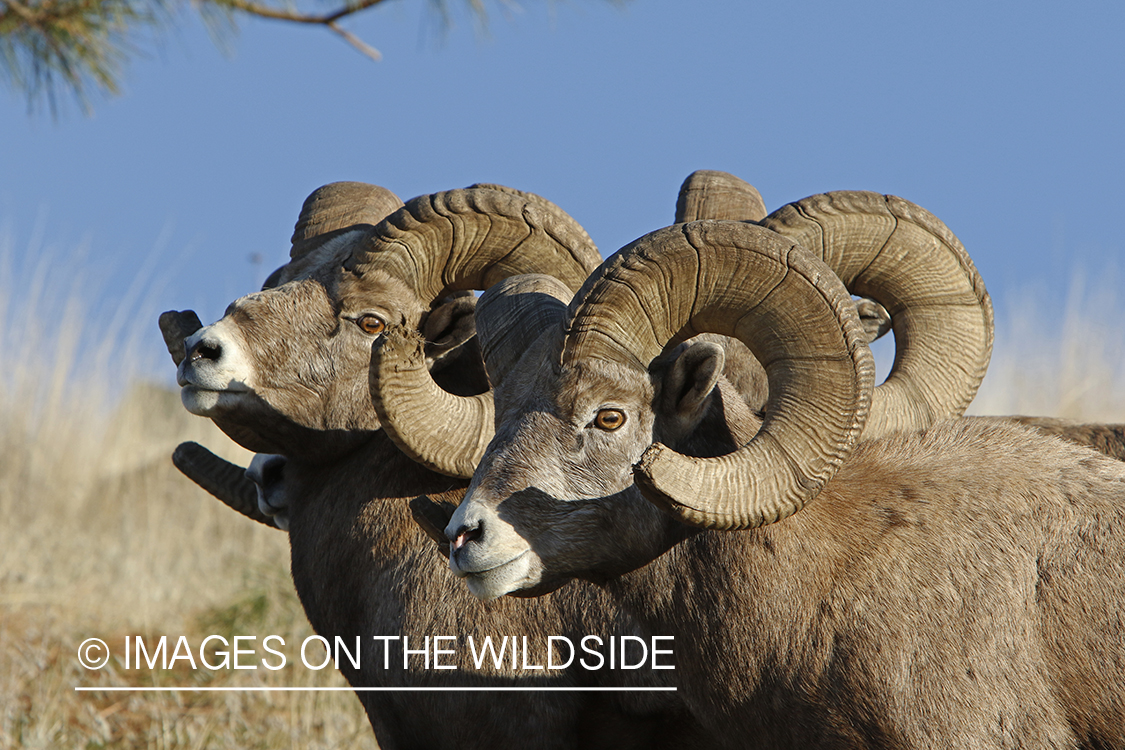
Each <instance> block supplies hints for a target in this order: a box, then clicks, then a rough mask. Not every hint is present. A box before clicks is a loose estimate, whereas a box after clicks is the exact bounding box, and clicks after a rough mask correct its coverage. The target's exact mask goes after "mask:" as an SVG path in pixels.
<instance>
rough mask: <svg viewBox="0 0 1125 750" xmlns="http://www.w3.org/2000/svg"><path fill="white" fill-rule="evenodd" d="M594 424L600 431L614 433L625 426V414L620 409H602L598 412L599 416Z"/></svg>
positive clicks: (595, 418)
mask: <svg viewBox="0 0 1125 750" xmlns="http://www.w3.org/2000/svg"><path fill="white" fill-rule="evenodd" d="M594 424H595V425H597V427H598V428H599V429H602V430H606V431H607V432H613V431H614V430H616V429H617V428H618V427H620V426H621V425H623V424H625V412H623V411H621V410H620V409H602V410H601V411H599V412H598V416H596V417H594Z"/></svg>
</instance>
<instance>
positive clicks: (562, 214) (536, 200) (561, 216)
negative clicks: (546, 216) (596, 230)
mask: <svg viewBox="0 0 1125 750" xmlns="http://www.w3.org/2000/svg"><path fill="white" fill-rule="evenodd" d="M476 188H480V189H482V190H499V191H500V192H501V193H508V194H509V195H515V196H519V197H522V198H524V199H525V200H527V201H528V202H529V203H531V204H533V205H534V206H535V207H536V208H540V209H542V210H544V211H549V212H551V213H552V214H554V216H555V218H556V219H558V220H559V221H561V222H563V223H565V224H569V225H570V226H571V228H572V229H573V230H574V231H575V232H576V233H577V234H578V235H579V236H580V237H581V238H582V239H583V240H584V241H585V242H586V243H587V244H589V245H590V246H591V247H593V246H594V240H593V238H591V237H590V235H589V233H587V232H586V230H585V228H583V227H582V225H581V224H579V223H578V222H576V221H575V220H574V219H573V218H571V216H570V214H568V213H567V212H566V211H563V210H562V209H561V208H559V206H558V204H556V203H555V202H553V201H549V200H547V199H546V198H544V197H543V196H541V195H537V194H535V193H528V192H525V191H523V190H516V189H515V188H510V187H508V186H506V185H497V184H496V183H494V182H478V183H476V184H473V185H469V187H468V189H469V190H473V189H476Z"/></svg>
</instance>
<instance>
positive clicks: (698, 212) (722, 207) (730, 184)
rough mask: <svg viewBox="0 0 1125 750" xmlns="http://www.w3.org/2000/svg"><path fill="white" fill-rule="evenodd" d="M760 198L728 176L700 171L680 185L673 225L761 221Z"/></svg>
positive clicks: (762, 207)
mask: <svg viewBox="0 0 1125 750" xmlns="http://www.w3.org/2000/svg"><path fill="white" fill-rule="evenodd" d="M766 213H767V211H766V203H765V201H763V200H762V194H761V193H759V192H758V190H757V189H756V188H755V187H754V186H753V185H751V184H750V183H749V182H746V181H745V180H743V179H740V178H738V177H735V176H734V175H732V174H730V173H728V172H716V171H714V170H710V169H700V170H697V171H695V172H692V173H691V174H689V175H688V176H687V179H686V180H684V183H683V184H682V185H680V194H679V196H678V197H677V199H676V221H675V223H676V224H682V223H684V222H687V221H698V220H699V219H728V220H730V221H755V222H756V221H761V220H762V219H764V218H766Z"/></svg>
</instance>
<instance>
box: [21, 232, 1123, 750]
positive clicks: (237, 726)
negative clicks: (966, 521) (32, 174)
mask: <svg viewBox="0 0 1125 750" xmlns="http://www.w3.org/2000/svg"><path fill="white" fill-rule="evenodd" d="M3 255H4V254H3V253H2V252H0V351H2V352H4V363H5V364H4V367H3V368H0V518H2V519H3V522H2V524H0V747H5V748H6V747H27V748H58V747H80V748H95V747H125V748H133V747H136V748H267V747H269V748H274V747H301V748H305V747H318V748H319V747H325V748H327V747H375V742H374V740H373V738H372V737H371V732H370V729H369V728H368V725H367V721H366V718H365V717H364V715H363V712H362V710H361V709H360V707H359V703H358V701H357V700H356V699H355V697H354V696H353V695H352V694H351V693H350V692H343V693H284V694H277V693H273V694H263V693H162V694H157V693H77V692H75V690H74V688H75V687H76V686H79V685H81V686H92V685H96V686H124V685H138V684H146V685H162V686H198V685H203V684H206V685H211V686H234V685H239V686H247V685H269V686H282V685H332V686H343V685H344V684H345V683H344V682H343V680H342V679H341V678H340V677H339V675H338V674H336V673H335V672H333V671H331V670H325V671H323V672H312V671H309V670H307V669H304V668H303V667H301V668H298V667H294V666H290V667H288V668H286V669H284V670H282V671H279V672H271V671H267V670H263V669H259V670H256V671H254V672H238V673H234V672H233V671H232V670H219V671H215V672H209V671H206V670H200V671H192V670H187V669H183V668H178V669H174V670H170V671H157V672H150V671H148V670H144V671H143V672H137V671H135V670H134V671H130V672H127V671H125V670H124V669H123V668H122V667H121V666H120V664H118V663H116V662H115V663H114V664H112V665H111V666H110V667H107V668H106V669H103V670H102V671H99V672H90V671H87V670H85V669H83V668H82V667H80V666H79V664H78V662H77V658H76V657H77V653H76V652H77V648H78V644H79V643H80V642H82V641H83V640H84V639H85V638H87V637H91V636H96V637H99V638H102V639H103V640H105V641H107V642H108V643H109V644H110V647H111V649H112V650H113V651H114V652H115V653H117V654H118V655H120V653H121V650H122V643H123V639H124V637H125V636H127V635H138V634H140V635H146V636H159V635H168V636H170V637H171V638H172V639H175V638H176V637H178V636H179V635H186V636H188V637H189V639H190V640H191V642H192V643H193V644H197V643H198V642H199V641H200V640H201V638H202V637H203V636H205V635H210V634H212V633H217V634H221V635H225V636H227V637H230V636H232V635H235V634H245V635H258V636H259V637H262V636H264V635H267V634H274V633H276V634H279V635H281V636H283V637H284V638H285V641H286V643H287V644H297V643H300V641H301V640H303V638H304V637H305V636H307V635H310V634H311V630H310V628H309V626H308V624H307V622H306V621H305V618H304V615H303V613H302V612H301V609H300V606H299V604H298V602H297V601H296V597H295V595H294V592H293V587H292V583H291V582H290V579H289V575H288V548H287V544H286V539H285V536H284V535H283V534H282V533H280V532H277V531H271V530H270V529H267V528H265V527H262V526H259V525H257V524H254V523H252V522H250V521H246V520H244V519H241V518H238V517H236V516H234V515H233V514H232V513H231V512H230V511H228V510H226V509H225V508H223V507H221V506H220V505H219V504H218V503H217V502H216V501H214V500H213V499H211V498H210V497H209V496H207V495H206V494H205V493H203V492H202V491H200V490H198V489H197V488H195V487H194V485H192V484H191V483H190V482H188V481H187V480H186V479H184V478H183V477H181V476H180V475H179V474H178V473H177V472H176V471H175V469H174V468H173V467H172V466H171V462H170V461H169V460H168V457H169V455H170V454H171V451H172V449H173V448H174V446H175V445H176V444H177V443H178V442H180V441H182V440H189V439H191V440H197V441H199V442H201V443H203V444H205V445H208V446H210V447H212V448H214V449H217V450H218V451H219V452H221V453H223V454H225V455H226V456H227V457H228V458H230V459H231V460H236V461H242V462H245V460H247V456H246V454H245V453H244V452H242V451H240V450H239V449H237V448H236V447H235V446H233V444H232V443H230V441H229V440H227V438H226V437H225V436H222V435H221V434H219V433H218V432H217V431H216V430H214V428H212V427H211V426H210V423H209V422H207V421H205V420H201V419H197V418H194V417H191V416H189V415H188V414H186V413H185V412H184V410H183V409H182V408H181V407H180V405H179V399H178V396H177V394H176V393H174V392H172V391H171V390H169V389H168V388H166V387H159V386H153V385H145V384H143V383H142V382H139V381H137V379H136V376H137V375H138V373H146V372H159V371H165V372H167V371H170V368H171V365H170V363H169V362H167V361H165V362H148V361H145V359H144V358H143V357H141V356H139V355H138V354H137V353H136V352H138V351H140V348H138V347H132V346H130V345H129V344H128V342H129V341H136V340H138V339H140V338H142V337H144V338H149V339H150V340H151V339H156V337H157V336H158V334H157V332H156V325H155V319H156V316H155V312H156V310H155V309H148V310H146V311H143V312H140V313H136V312H134V311H130V310H124V311H121V310H119V311H117V315H116V317H117V318H118V319H119V320H134V319H135V320H136V321H137V323H136V326H135V327H132V328H131V327H129V326H125V325H121V326H114V325H109V326H107V327H103V328H100V329H98V330H97V331H95V330H94V329H93V328H91V327H88V326H86V327H84V326H83V325H82V321H83V320H84V319H85V316H84V314H83V313H84V311H85V310H86V309H87V308H86V307H85V305H84V304H83V302H84V301H85V300H84V299H83V296H82V291H83V290H82V288H81V287H79V286H78V285H77V284H76V285H75V286H74V287H73V288H69V289H61V290H52V289H51V288H50V284H49V283H48V278H49V277H50V274H49V273H48V271H47V269H46V268H40V270H39V271H37V272H36V271H33V272H32V273H30V274H24V275H22V276H21V275H19V274H17V273H15V272H13V270H12V268H11V264H10V263H8V264H7V267H5V263H4V262H3V261H4V257H3ZM5 280H6V281H5ZM17 291H18V298H17ZM1071 296H1072V299H1073V300H1075V301H1074V302H1073V303H1072V304H1071V305H1070V306H1069V307H1068V309H1067V310H1066V311H1065V313H1064V314H1063V315H1062V316H1061V318H1059V319H1057V320H1053V319H1052V318H1051V314H1050V312H1049V311H1045V310H1042V309H1041V308H1039V307H1037V306H1035V305H1033V304H1030V303H1023V304H1019V305H1015V306H1013V307H1011V308H1009V309H1006V310H1005V311H1002V312H1003V313H1004V314H1002V315H1001V316H1000V320H1001V331H1000V333H999V334H998V336H997V347H996V354H995V357H994V359H993V365H992V368H991V371H990V374H989V376H988V378H986V381H985V385H984V387H983V388H982V390H981V394H980V397H979V398H978V402H977V403H976V404H975V405H974V411H975V412H977V413H992V414H1011V413H1029V414H1044V415H1048V414H1054V415H1059V416H1073V417H1080V418H1087V419H1093V420H1099V421H1112V420H1122V421H1125V383H1123V382H1122V373H1123V372H1125V367H1123V366H1122V365H1123V364H1125V331H1123V330H1122V328H1121V327H1120V326H1118V325H1117V324H1116V318H1115V317H1113V315H1111V314H1110V313H1111V312H1113V313H1114V315H1116V313H1115V312H1114V311H1116V306H1115V303H1114V300H1112V299H1109V298H1107V297H1105V296H1104V295H1103V296H1101V297H1093V298H1092V297H1089V296H1088V295H1085V294H1084V293H1083V292H1082V290H1081V289H1076V290H1074V292H1073V293H1072V295H1071ZM47 310H49V311H52V313H51V314H50V315H44V314H43V311H47ZM1056 317H1057V316H1056ZM91 342H93V343H91ZM121 342H126V343H125V344H122V343H121ZM151 350H152V347H151V346H150V347H149V351H151ZM158 368H163V370H161V369H158ZM123 382H131V383H132V385H131V386H129V387H128V388H127V389H122V388H119V387H117V388H115V386H116V385H117V384H120V383H123ZM122 394H124V395H122ZM287 650H288V651H289V652H290V654H291V655H292V649H291V648H290V649H287ZM291 664H292V659H291Z"/></svg>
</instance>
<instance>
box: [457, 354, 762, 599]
mask: <svg viewBox="0 0 1125 750" xmlns="http://www.w3.org/2000/svg"><path fill="white" fill-rule="evenodd" d="M559 338H560V332H549V333H548V334H545V335H544V336H543V337H541V338H540V339H539V340H538V341H537V342H536V344H535V346H533V347H532V348H530V349H529V350H528V352H527V354H526V355H525V356H524V357H523V358H522V359H521V360H520V361H519V362H518V363H517V364H516V366H515V367H514V368H513V370H512V372H511V373H510V374H509V376H508V377H507V378H505V380H504V381H503V382H502V383H501V384H500V385H498V386H497V387H496V388H495V390H494V395H495V399H496V405H497V425H498V427H497V432H496V437H495V438H494V440H493V442H492V444H491V445H490V446H489V449H488V451H487V453H486V454H485V457H484V459H483V461H482V462H481V464H480V467H479V469H478V470H477V473H476V474H475V475H474V478H473V481H472V484H471V485H470V487H469V491H468V493H467V494H466V496H465V500H464V501H463V502H462V503H461V505H460V507H458V509H457V512H456V513H455V514H454V516H453V518H452V520H451V521H450V523H449V525H448V526H447V528H446V533H447V535H448V537H449V539H450V541H451V543H452V544H451V554H450V568H451V569H452V571H453V572H454V573H455V574H456V575H458V576H461V577H463V578H465V581H466V583H467V584H468V586H469V589H470V590H471V591H472V592H473V593H474V594H475V595H477V596H478V597H480V598H483V599H491V598H495V597H498V596H502V595H503V594H506V593H510V592H513V591H518V590H521V589H536V590H549V589H550V588H553V587H555V586H558V585H560V584H561V583H563V582H565V581H566V580H568V579H570V578H574V577H578V578H587V579H590V580H594V581H604V580H606V579H608V578H611V577H614V576H617V575H620V574H622V573H625V572H627V571H630V570H633V569H635V568H637V567H639V566H641V565H644V564H645V563H647V562H649V561H651V560H652V559H654V558H655V557H657V556H658V555H660V554H661V553H663V552H664V551H665V550H667V549H668V548H669V547H670V546H671V545H673V544H674V543H675V542H676V541H678V540H680V539H682V538H684V536H685V535H686V534H687V533H688V532H687V530H686V529H685V528H683V527H681V526H680V525H679V524H677V523H675V522H674V521H673V520H672V519H671V518H670V517H669V516H665V515H664V514H662V513H661V512H660V511H658V510H657V509H656V508H655V507H654V506H652V505H651V504H650V503H648V502H646V501H645V500H644V499H643V498H642V497H641V496H640V493H639V492H638V491H637V490H636V488H635V487H634V486H633V473H632V466H633V464H634V463H636V462H637V460H639V459H640V457H641V454H643V453H644V451H645V449H646V448H648V447H649V446H650V445H651V444H652V443H653V442H655V441H660V442H663V443H664V444H666V445H669V446H672V447H675V448H677V449H678V450H680V451H681V452H686V453H689V454H693V455H700V456H706V455H719V454H721V453H725V452H728V451H730V450H732V449H733V448H734V447H735V444H734V443H733V442H732V438H731V435H730V430H729V428H727V427H726V426H725V425H724V426H721V427H720V428H719V429H718V430H699V429H698V428H699V426H700V425H701V423H702V422H703V420H704V419H705V417H706V416H707V415H708V414H709V413H711V414H714V415H716V416H718V412H721V411H722V409H721V406H720V405H721V404H722V403H728V404H730V416H729V417H727V419H728V421H731V422H732V423H735V422H737V423H738V424H739V427H738V428H737V432H738V433H739V434H741V435H745V436H746V437H747V438H748V437H749V436H752V435H753V434H754V432H755V431H756V425H757V421H756V418H755V417H754V416H753V415H752V414H751V413H750V410H749V408H748V407H747V406H746V405H745V402H744V401H743V399H742V398H741V397H740V396H739V395H738V393H737V392H736V391H735V389H734V388H733V387H731V386H730V384H729V383H727V382H726V381H725V379H721V377H720V373H721V372H722V369H723V361H724V358H723V349H722V348H721V347H719V346H717V345H715V344H714V343H711V342H708V341H696V340H693V341H691V342H688V343H685V344H683V345H681V346H680V347H678V348H677V349H676V350H675V351H673V352H672V353H671V354H670V355H668V356H667V357H665V358H662V359H661V360H659V361H658V362H657V363H655V365H654V366H653V367H652V368H651V372H647V373H646V372H643V371H639V370H636V369H634V368H631V367H628V366H626V365H622V364H618V363H612V362H606V361H592V362H585V363H583V364H582V366H581V367H575V368H572V369H564V368H560V366H559V365H557V364H556V363H557V362H558V347H559V345H560V342H559ZM607 410H608V412H613V413H620V414H622V415H624V422H623V423H622V424H621V425H620V426H618V427H617V428H616V429H606V428H605V422H604V420H599V415H600V414H601V415H605V414H607V413H608V412H607ZM705 433H706V434H712V433H713V434H714V436H715V439H709V440H706V441H704V440H700V439H699V438H700V436H701V435H703V434H705Z"/></svg>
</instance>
